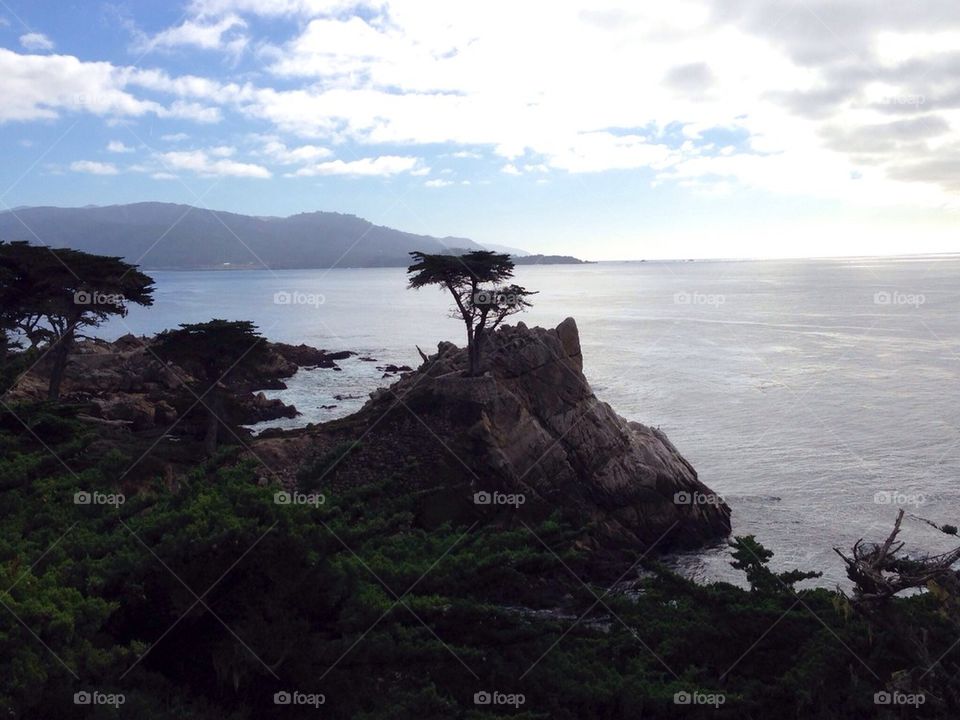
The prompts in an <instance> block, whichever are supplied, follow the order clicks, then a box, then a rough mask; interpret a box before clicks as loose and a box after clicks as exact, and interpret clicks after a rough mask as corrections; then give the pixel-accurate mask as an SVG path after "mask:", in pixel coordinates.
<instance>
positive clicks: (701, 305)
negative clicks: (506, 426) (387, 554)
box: [102, 257, 960, 585]
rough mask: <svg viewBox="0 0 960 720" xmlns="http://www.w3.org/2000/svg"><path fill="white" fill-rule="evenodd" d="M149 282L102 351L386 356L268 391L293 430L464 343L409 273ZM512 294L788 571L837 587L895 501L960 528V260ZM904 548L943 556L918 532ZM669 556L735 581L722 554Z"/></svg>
mask: <svg viewBox="0 0 960 720" xmlns="http://www.w3.org/2000/svg"><path fill="white" fill-rule="evenodd" d="M152 275H153V276H154V277H155V278H156V280H157V292H156V304H155V305H154V306H153V307H151V308H148V309H138V308H135V309H133V310H132V311H131V313H130V315H129V316H128V317H127V318H125V319H124V320H123V321H122V322H113V323H112V324H110V325H109V326H106V327H104V328H102V334H103V335H104V336H105V337H117V336H119V335H122V334H124V333H125V332H128V331H133V332H136V333H138V334H140V333H154V332H157V331H159V330H162V329H165V328H168V327H173V326H175V325H176V324H177V323H181V322H196V321H203V320H208V319H210V318H212V317H222V318H229V319H251V320H254V321H256V322H257V324H258V325H259V326H260V329H261V331H262V332H263V333H264V334H265V335H266V336H267V337H268V338H270V339H273V340H280V341H286V342H293V343H300V342H304V343H308V344H310V345H316V346H318V347H322V348H326V349H330V350H340V349H347V350H355V351H358V352H360V353H361V354H364V355H368V356H371V357H373V358H376V359H377V360H378V361H379V362H377V363H373V362H365V361H361V360H359V359H351V360H349V361H345V362H344V363H343V368H344V369H343V372H340V373H335V372H332V371H324V370H320V371H314V372H301V373H300V374H299V375H298V376H297V377H296V378H294V380H293V381H292V382H291V383H290V389H289V390H287V391H281V392H279V393H273V395H275V396H279V397H283V398H284V399H286V400H288V401H291V402H293V403H294V404H296V405H297V407H298V408H299V409H300V410H301V411H302V412H303V413H304V416H303V417H301V418H300V419H299V422H300V423H303V422H306V421H307V420H321V419H329V418H330V417H334V416H337V415H338V414H344V413H347V412H351V411H352V410H353V409H355V408H356V407H357V406H358V405H359V404H360V403H362V401H363V399H364V398H365V396H366V394H367V392H369V391H370V390H371V389H372V388H373V387H376V386H377V385H378V384H381V383H383V382H386V381H384V380H381V373H380V371H378V370H377V369H376V365H380V364H383V363H386V362H392V363H397V364H402V363H406V364H409V365H413V366H415V365H416V364H417V363H418V362H419V356H418V355H417V352H416V349H415V346H416V345H419V346H420V347H421V348H423V349H424V350H425V351H427V352H431V351H433V350H434V349H435V347H436V343H437V342H438V341H439V340H443V339H450V340H454V341H455V342H457V343H458V344H462V342H463V337H462V336H463V328H462V326H461V325H460V324H459V323H458V322H457V321H456V320H454V319H451V318H449V317H447V309H448V302H447V300H446V297H445V296H444V295H443V294H442V293H441V292H440V291H434V290H420V291H416V292H414V291H410V290H406V289H405V275H404V272H403V270H402V269H334V270H305V271H277V272H271V271H237V272H154V273H152ZM517 280H518V282H519V283H520V284H522V285H525V286H527V287H528V288H532V289H536V290H539V291H540V294H539V295H537V296H536V297H535V299H534V300H535V307H534V308H533V309H532V310H531V311H530V312H528V313H527V314H526V317H524V318H523V319H524V321H525V322H527V323H528V324H540V325H545V326H554V325H556V324H557V323H559V322H560V321H561V320H563V319H564V318H565V317H567V316H571V315H572V316H574V317H575V318H576V319H577V322H578V325H579V327H580V334H581V341H582V344H583V351H584V363H585V371H586V374H587V377H588V379H589V380H590V382H591V384H592V385H593V388H594V390H595V391H596V393H597V394H598V396H599V397H600V398H601V399H602V400H606V401H608V402H609V403H610V404H611V405H612V406H613V407H614V408H615V409H616V410H617V411H618V412H619V413H620V414H622V415H624V416H626V417H627V418H630V419H635V420H639V421H642V422H645V423H648V424H653V425H658V426H660V427H661V428H662V429H663V430H664V431H665V432H666V433H667V434H668V435H669V436H670V438H671V439H672V440H673V442H674V443H675V444H676V445H677V447H678V448H679V449H680V451H681V452H682V453H683V454H684V455H685V456H686V457H687V458H688V459H689V460H690V461H691V462H692V463H693V465H694V466H695V467H696V468H697V470H698V471H699V473H700V476H701V478H702V479H703V480H704V481H705V482H706V483H707V484H708V485H709V486H711V487H712V488H713V489H714V490H716V491H717V492H718V493H720V494H722V495H723V496H724V497H725V498H726V499H727V501H728V503H729V504H730V505H731V507H732V508H733V521H734V531H735V532H736V533H738V534H753V535H756V536H757V538H758V539H759V540H760V541H761V542H762V543H763V544H764V545H766V546H767V547H768V548H770V549H772V550H773V551H774V552H775V553H776V557H775V560H774V563H775V564H776V565H777V566H778V567H780V568H793V567H801V568H814V569H819V570H823V571H824V573H825V575H824V578H823V579H822V580H821V581H820V583H821V584H824V585H834V584H836V583H839V582H843V579H844V578H843V570H842V567H841V563H840V561H839V558H837V557H836V556H835V554H834V553H833V551H832V549H831V548H832V547H834V546H838V547H841V548H848V547H849V546H850V545H851V544H852V543H853V542H854V541H856V540H857V539H858V538H860V537H864V538H867V539H880V538H882V537H883V536H885V535H886V533H887V531H888V529H889V528H890V526H891V524H892V521H893V519H894V517H895V515H896V510H897V508H898V507H904V508H905V509H906V510H907V512H908V513H912V514H915V515H918V516H921V517H925V518H929V519H931V520H934V521H936V522H939V523H945V522H950V523H953V524H960V502H958V501H960V485H958V476H960V403H958V402H957V399H958V389H960V316H958V310H960V258H957V257H949V258H935V259H931V258H923V259H842V260H812V261H810V260H806V261H786V262H782V261H777V262H770V261H764V262H693V263H666V262H649V263H601V264H595V265H585V266H548V267H521V268H518V271H517ZM276 293H291V294H293V297H291V300H292V302H291V303H289V304H282V303H280V304H278V303H276V302H275V300H274V297H275V294H276ZM320 296H322V297H320ZM283 297H284V296H281V299H283ZM334 395H341V396H348V397H346V398H345V399H339V400H338V399H334V397H333V396H334ZM349 396H355V399H351V398H350V397H349ZM325 405H328V406H329V405H336V408H333V409H324V408H323V407H322V406H325ZM878 493H881V494H880V495H878ZM903 538H904V539H905V540H907V541H908V544H910V545H912V546H915V547H917V548H923V549H929V550H935V549H947V548H948V547H949V546H950V543H949V538H947V537H946V536H944V535H943V534H941V533H938V532H937V531H935V530H934V529H932V528H930V527H929V526H927V525H925V524H923V523H922V522H920V521H918V520H912V519H911V520H909V521H908V522H906V523H905V529H904V533H903ZM675 562H676V563H678V564H679V566H681V567H682V568H683V569H684V570H685V571H686V572H687V573H690V574H692V575H694V576H697V577H701V578H723V579H733V578H735V577H737V574H735V573H734V572H733V571H732V570H731V569H730V568H729V565H728V563H729V557H728V555H727V551H726V550H725V549H724V548H716V549H712V550H708V551H706V552H698V553H694V554H691V555H688V556H683V557H680V558H676V559H675Z"/></svg>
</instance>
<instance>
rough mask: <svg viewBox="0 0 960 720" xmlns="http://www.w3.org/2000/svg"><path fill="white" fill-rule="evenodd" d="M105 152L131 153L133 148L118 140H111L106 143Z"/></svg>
mask: <svg viewBox="0 0 960 720" xmlns="http://www.w3.org/2000/svg"><path fill="white" fill-rule="evenodd" d="M107 152H112V153H132V152H133V148H132V147H129V146H128V145H124V144H123V143H122V142H121V141H120V140H111V141H110V142H108V143H107Z"/></svg>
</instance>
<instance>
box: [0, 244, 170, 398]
mask: <svg viewBox="0 0 960 720" xmlns="http://www.w3.org/2000/svg"><path fill="white" fill-rule="evenodd" d="M130 303H136V304H138V305H152V304H153V278H151V277H149V276H147V275H144V274H143V273H141V272H140V271H138V270H137V268H136V266H135V265H131V264H130V263H127V262H124V261H123V260H122V259H121V258H119V257H109V256H105V255H93V254H91V253H85V252H81V251H79V250H71V249H68V248H48V247H45V246H42V245H29V244H28V243H25V242H11V243H6V242H0V307H2V308H3V317H2V318H0V320H2V323H3V329H4V330H5V334H6V330H12V331H13V332H14V333H17V334H21V335H23V336H24V337H25V338H26V339H27V341H28V342H29V343H30V348H31V349H35V348H40V349H45V350H46V351H47V352H48V353H49V354H50V358H51V365H50V385H49V388H48V393H47V394H48V397H49V398H50V399H51V400H57V399H58V398H59V397H60V384H61V381H62V379H63V371H64V368H65V367H66V365H67V357H68V355H69V354H70V348H71V347H72V345H73V341H74V340H75V339H76V338H78V337H83V336H82V335H81V334H80V333H81V331H82V330H83V328H86V327H96V326H98V325H100V324H101V323H103V322H104V321H105V320H107V319H108V318H109V317H111V316H124V315H126V314H127V309H128V306H129V304H130Z"/></svg>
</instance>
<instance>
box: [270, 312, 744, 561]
mask: <svg viewBox="0 0 960 720" xmlns="http://www.w3.org/2000/svg"><path fill="white" fill-rule="evenodd" d="M483 367H484V370H485V371H484V372H483V374H482V375H480V376H477V377H468V376H467V375H466V373H465V371H466V368H467V353H466V351H465V350H463V349H460V348H458V347H456V346H455V345H453V344H452V343H447V342H444V343H440V345H439V347H438V352H437V353H436V354H434V355H432V356H430V357H429V358H428V359H427V360H426V362H424V363H423V364H422V365H421V366H420V367H419V368H418V369H417V370H416V371H415V372H412V373H407V374H405V375H403V376H402V377H401V378H400V379H399V380H398V381H397V382H395V383H394V384H392V385H390V386H389V387H384V388H380V389H378V390H376V391H375V392H373V393H372V395H371V399H370V400H369V401H368V402H367V404H366V405H365V406H364V407H363V409H362V410H361V411H360V412H358V413H356V414H354V415H352V416H350V417H348V418H344V419H342V420H338V421H334V422H330V423H325V424H324V425H320V426H315V427H311V428H307V429H304V430H301V431H294V432H292V433H284V434H282V435H279V436H274V437H267V438H263V439H261V440H259V441H258V442H257V443H256V444H255V447H254V450H255V452H257V454H258V455H260V456H261V457H262V458H263V459H265V461H266V463H267V464H268V465H269V466H271V467H273V468H277V469H279V471H280V472H279V474H280V475H281V477H282V478H283V481H284V482H286V483H288V484H289V485H291V486H295V485H299V486H300V487H301V488H319V489H322V490H324V491H325V492H337V490H338V489H341V488H344V487H348V486H356V485H361V484H365V483H370V482H377V481H384V482H385V485H386V487H385V492H388V493H389V492H403V493H408V492H414V493H418V496H419V497H420V503H419V507H420V510H419V517H418V518H417V520H416V521H417V522H418V523H421V524H422V525H424V526H428V527H429V526H431V525H435V524H440V523H443V522H448V521H449V522H454V523H456V522H471V521H477V522H495V523H506V524H517V523H521V522H533V521H537V520H542V519H544V518H547V517H549V516H550V515H552V514H554V513H558V512H559V513H561V514H563V515H564V516H566V517H567V518H569V519H572V520H573V521H574V524H575V525H576V526H577V527H580V528H582V535H581V537H580V540H579V542H580V544H581V546H583V547H586V548H588V549H591V550H595V551H599V552H602V553H607V552H613V553H616V552H619V551H621V550H625V549H629V550H639V551H645V550H648V549H649V550H653V549H656V550H658V551H659V550H667V549H671V548H673V549H676V548H690V547H696V546H701V545H703V544H705V543H709V542H711V541H714V540H716V539H719V538H722V537H725V536H726V535H728V534H729V532H730V509H729V507H728V506H727V505H726V504H725V503H724V502H723V500H722V499H721V498H720V497H719V496H717V495H716V494H715V493H713V492H712V491H711V490H710V488H708V487H707V486H706V485H704V484H703V483H702V482H701V481H700V480H699V479H698V477H697V473H696V471H695V470H694V468H693V467H692V466H691V465H690V463H689V462H687V460H686V459H685V458H684V457H683V456H682V455H681V454H680V453H679V451H678V450H677V449H676V448H675V447H674V446H673V444H672V443H671V442H670V441H669V439H668V438H667V437H666V435H664V434H663V433H662V432H661V431H660V430H658V429H656V428H654V427H649V426H647V425H643V424H641V423H638V422H631V421H628V420H626V419H624V418H622V417H620V416H619V415H617V413H616V412H614V410H613V409H612V408H611V407H610V406H609V405H608V404H606V403H604V402H601V401H600V400H598V399H597V397H596V396H595V395H594V393H593V391H592V390H591V388H590V385H589V383H588V382H587V380H586V378H585V376H584V374H583V357H582V354H581V351H580V339H579V333H578V330H577V325H576V322H575V321H574V320H573V319H572V318H568V319H567V320H565V321H564V322H562V323H561V324H560V325H559V326H557V327H556V328H554V329H544V328H528V327H527V326H526V325H524V324H523V323H520V324H518V325H516V326H503V327H502V328H500V329H499V330H498V331H497V332H496V333H495V334H494V335H493V336H491V338H490V341H489V344H488V345H487V346H486V351H485V354H484V357H483ZM305 458H306V461H305V462H304V459H305ZM305 468H306V470H305ZM384 479H388V480H384Z"/></svg>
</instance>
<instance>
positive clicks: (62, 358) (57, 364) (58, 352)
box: [47, 330, 73, 401]
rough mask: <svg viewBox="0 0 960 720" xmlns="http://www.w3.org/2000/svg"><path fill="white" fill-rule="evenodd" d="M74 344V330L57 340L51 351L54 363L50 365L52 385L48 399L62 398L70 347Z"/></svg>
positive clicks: (48, 391)
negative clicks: (61, 391) (61, 389)
mask: <svg viewBox="0 0 960 720" xmlns="http://www.w3.org/2000/svg"><path fill="white" fill-rule="evenodd" d="M72 345H73V331H72V330H71V331H69V332H67V333H66V334H64V335H62V336H61V337H60V339H59V340H57V342H56V345H55V346H54V347H53V350H52V351H51V353H52V355H53V365H52V366H51V367H50V385H49V387H48V388H47V399H48V400H54V401H56V400H59V399H60V384H61V382H62V381H63V371H64V370H65V369H66V367H67V357H68V356H69V355H70V347H71V346H72Z"/></svg>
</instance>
